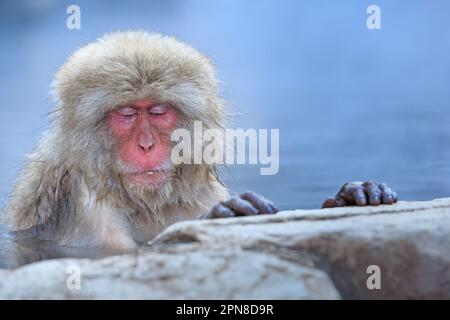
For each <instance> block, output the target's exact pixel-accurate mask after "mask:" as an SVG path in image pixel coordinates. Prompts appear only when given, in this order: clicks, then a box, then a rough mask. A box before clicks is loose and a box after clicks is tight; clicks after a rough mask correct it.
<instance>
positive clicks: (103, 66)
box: [53, 31, 225, 204]
mask: <svg viewBox="0 0 450 320" xmlns="http://www.w3.org/2000/svg"><path fill="white" fill-rule="evenodd" d="M53 88H54V93H55V97H56V99H57V102H58V105H59V107H58V108H57V110H56V111H55V124H56V125H55V130H54V131H55V132H58V134H54V135H53V136H54V137H57V139H58V141H57V143H56V145H57V146H58V150H54V151H55V153H57V154H58V155H59V156H58V157H59V158H61V159H60V160H59V161H60V162H62V163H64V164H65V165H66V167H67V168H69V169H71V170H74V171H78V172H82V173H83V174H84V175H86V180H87V181H91V183H92V184H94V185H96V186H97V187H101V186H102V185H108V186H107V187H105V188H104V189H105V190H111V189H117V190H121V191H120V192H122V193H125V194H126V195H127V196H130V194H132V196H133V195H134V196H136V195H138V197H139V198H143V197H144V198H145V197H147V196H148V197H149V196H154V194H155V191H156V190H157V193H158V195H159V198H163V199H161V201H159V202H160V203H161V204H163V203H167V201H169V198H170V199H172V201H179V199H186V198H187V196H186V193H188V192H189V193H190V194H192V196H193V197H195V196H196V195H195V192H196V191H199V192H200V185H201V184H204V182H205V180H206V181H208V180H210V179H211V175H213V176H214V177H215V170H214V169H215V168H214V167H212V166H208V165H191V166H185V165H180V166H175V165H173V164H172V162H171V159H170V153H171V148H172V146H173V143H172V142H171V140H170V135H171V133H172V132H173V130H175V129H177V128H187V129H189V130H190V129H192V128H193V122H194V121H196V120H198V121H201V122H202V125H203V127H204V128H206V129H207V128H213V127H214V128H223V121H224V118H225V110H224V107H223V103H222V101H221V99H220V98H219V97H218V93H217V80H216V77H215V73H214V69H213V67H212V66H211V64H210V62H209V61H208V59H207V58H206V57H205V56H203V55H202V54H201V53H199V52H198V51H197V50H195V49H193V48H191V47H189V46H187V45H185V44H183V43H180V42H179V41H177V40H175V39H174V38H171V37H165V36H161V35H159V34H150V33H146V32H143V31H135V32H119V33H113V34H110V35H107V36H105V37H103V38H101V39H99V40H98V41H96V42H93V43H91V44H89V45H87V46H85V47H83V48H81V49H79V50H78V51H76V52H75V53H74V54H73V55H72V56H71V57H69V59H68V61H67V62H66V63H65V64H64V65H63V66H62V67H61V69H60V70H59V72H58V73H57V75H56V78H55V81H54V84H53ZM61 137H63V138H61ZM111 187H112V188H111ZM97 189H98V188H97ZM99 190H100V189H99ZM99 192H100V191H99ZM183 193H184V195H183ZM122 196H123V195H122ZM143 200H145V199H143ZM152 201H153V202H154V203H157V202H158V199H155V198H154V197H153V198H152ZM188 201H189V200H188Z"/></svg>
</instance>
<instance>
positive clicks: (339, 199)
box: [322, 181, 398, 208]
mask: <svg viewBox="0 0 450 320" xmlns="http://www.w3.org/2000/svg"><path fill="white" fill-rule="evenodd" d="M397 200H398V196H397V193H395V192H394V191H392V189H391V188H389V187H388V186H387V184H386V183H377V182H373V181H368V182H349V183H346V184H344V185H343V186H342V188H341V190H340V191H339V192H338V194H337V195H336V196H335V197H334V198H328V199H327V200H325V201H324V203H323V204H322V208H334V207H345V206H355V205H356V206H367V205H371V206H377V205H379V204H393V203H396V202H397Z"/></svg>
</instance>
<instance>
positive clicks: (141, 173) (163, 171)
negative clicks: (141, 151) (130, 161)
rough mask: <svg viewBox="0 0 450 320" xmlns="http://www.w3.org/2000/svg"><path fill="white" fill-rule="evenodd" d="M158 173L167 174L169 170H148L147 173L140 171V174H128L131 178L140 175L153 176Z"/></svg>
mask: <svg viewBox="0 0 450 320" xmlns="http://www.w3.org/2000/svg"><path fill="white" fill-rule="evenodd" d="M156 173H167V170H162V169H160V170H147V171H139V172H131V173H128V175H129V176H132V177H133V176H140V175H153V174H156Z"/></svg>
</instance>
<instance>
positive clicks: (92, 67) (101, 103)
mask: <svg viewBox="0 0 450 320" xmlns="http://www.w3.org/2000/svg"><path fill="white" fill-rule="evenodd" d="M52 88H53V90H52V92H53V93H54V97H55V101H56V108H55V110H54V111H53V113H52V114H51V115H52V117H51V125H50V128H49V130H48V131H47V132H46V133H45V134H44V135H43V137H42V138H41V140H40V142H39V144H38V146H37V147H36V148H35V150H34V151H33V152H32V153H31V154H30V155H29V157H28V159H27V162H26V164H25V168H24V169H23V171H22V173H21V176H20V178H19V180H18V182H17V184H16V185H15V187H14V189H13V191H12V193H11V195H10V199H9V203H8V205H7V207H6V209H5V211H4V218H5V219H6V222H7V224H8V225H9V226H10V230H11V234H12V235H13V236H16V237H18V238H22V239H23V238H25V239H34V240H37V241H52V242H53V243H56V244H58V245H61V246H69V247H86V248H93V247H105V248H115V249H117V250H123V251H127V250H131V249H133V248H136V247H137V246H138V245H139V244H142V243H145V242H146V241H149V240H151V239H152V238H153V237H154V236H155V235H156V234H158V233H159V232H160V231H161V230H162V229H164V228H165V227H167V226H168V225H170V224H172V223H174V222H176V221H181V220H186V219H205V218H223V217H234V216H249V215H258V214H274V213H276V212H277V209H276V207H275V206H274V204H273V203H272V202H270V201H269V200H267V199H265V198H264V197H262V196H260V195H258V194H256V193H253V192H246V193H244V194H241V195H236V196H232V197H230V195H229V193H228V191H227V189H226V188H225V186H224V185H223V184H222V183H221V182H220V179H219V176H218V174H217V171H216V166H215V165H214V164H177V165H175V164H174V163H173V162H172V161H171V150H172V147H173V146H174V142H173V141H172V139H171V133H172V132H173V131H174V130H175V129H177V128H185V129H188V130H192V128H193V123H194V121H201V123H202V125H203V127H204V128H205V129H207V128H217V129H219V130H224V128H225V121H226V119H227V116H228V114H227V109H226V107H225V103H224V102H223V100H221V98H220V97H219V94H218V84H217V80H216V76H215V72H214V69H213V67H212V65H211V63H210V62H209V60H208V59H207V58H206V57H205V56H204V55H203V54H201V53H200V52H198V51H197V50H196V49H194V48H192V47H190V46H188V45H186V44H184V43H181V42H179V41H178V40H176V39H174V38H172V37H167V36H162V35H159V34H153V33H147V32H145V31H128V32H116V33H112V34H109V35H106V36H104V37H102V38H101V39H99V40H97V41H95V42H93V43H91V44H88V45H87V46H85V47H83V48H81V49H79V50H78V51H76V52H75V53H73V54H72V55H71V56H70V57H69V58H68V60H67V61H66V63H65V64H64V65H63V66H62V67H61V68H60V69H59V71H58V72H57V74H56V77H55V80H54V82H53V85H52ZM396 201H397V196H396V194H395V193H394V192H392V191H391V190H390V189H389V188H388V187H387V186H386V185H385V184H377V183H373V182H366V183H348V184H346V185H344V187H343V188H342V189H341V191H340V192H339V193H338V195H337V196H336V197H335V198H331V199H328V200H326V201H325V203H324V205H323V206H324V207H335V206H345V205H355V204H356V205H369V204H370V205H377V204H382V203H385V204H391V203H394V202H396Z"/></svg>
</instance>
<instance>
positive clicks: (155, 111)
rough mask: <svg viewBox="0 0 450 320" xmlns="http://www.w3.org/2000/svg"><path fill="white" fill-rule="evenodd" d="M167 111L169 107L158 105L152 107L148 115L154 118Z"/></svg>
mask: <svg viewBox="0 0 450 320" xmlns="http://www.w3.org/2000/svg"><path fill="white" fill-rule="evenodd" d="M167 110H169V106H167V105H165V104H158V105H156V106H154V107H152V108H151V109H150V111H149V113H150V114H152V115H155V116H160V115H163V114H165V113H166V112H167Z"/></svg>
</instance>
